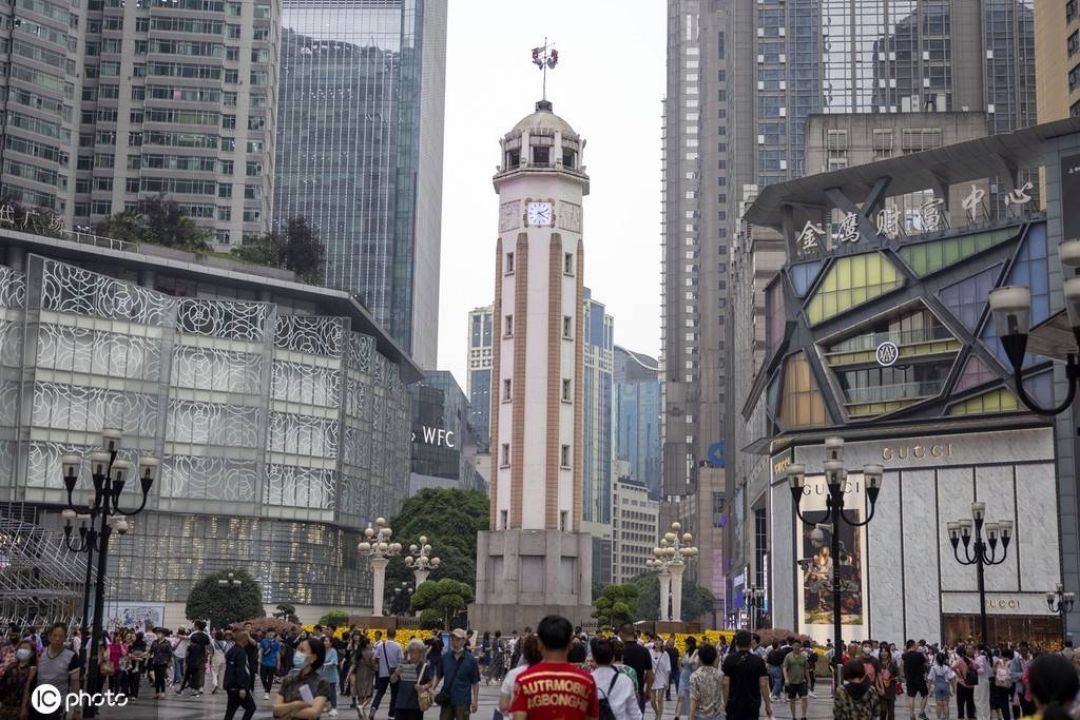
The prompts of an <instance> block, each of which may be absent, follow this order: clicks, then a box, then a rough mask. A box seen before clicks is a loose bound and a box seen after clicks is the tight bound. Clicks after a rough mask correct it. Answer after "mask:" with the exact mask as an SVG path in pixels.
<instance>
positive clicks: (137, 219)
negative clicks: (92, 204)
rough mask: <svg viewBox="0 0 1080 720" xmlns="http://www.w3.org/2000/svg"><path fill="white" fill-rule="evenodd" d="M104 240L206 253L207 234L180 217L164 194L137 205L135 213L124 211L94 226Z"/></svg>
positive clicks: (183, 215)
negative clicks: (108, 238) (107, 238)
mask: <svg viewBox="0 0 1080 720" xmlns="http://www.w3.org/2000/svg"><path fill="white" fill-rule="evenodd" d="M94 232H95V233H97V234H98V235H103V236H105V237H111V238H116V239H117V240H127V241H128V242H144V243H150V244H153V245H163V246H165V247H174V248H179V249H182V250H209V249H210V238H211V232H210V230H209V229H207V228H204V227H200V226H199V224H198V223H196V222H195V221H194V220H192V219H191V218H189V217H188V216H187V215H185V214H184V211H183V210H181V209H180V206H179V205H177V204H176V201H175V200H169V199H168V198H167V197H166V196H165V194H164V193H162V194H160V195H156V196H154V197H151V198H145V199H143V200H140V201H139V207H138V210H125V211H123V212H120V213H117V214H115V215H111V216H109V217H107V218H105V219H104V220H102V221H101V222H99V223H98V224H97V226H96V227H95V228H94Z"/></svg>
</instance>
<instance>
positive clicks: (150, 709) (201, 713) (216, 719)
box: [99, 685, 899, 720]
mask: <svg viewBox="0 0 1080 720" xmlns="http://www.w3.org/2000/svg"><path fill="white" fill-rule="evenodd" d="M498 693H499V691H498V688H496V687H495V686H494V685H492V686H490V687H489V686H485V685H481V686H480V710H479V712H478V713H477V714H476V715H475V716H474V719H475V720H492V717H493V716H494V712H495V706H496V703H497V701H498ZM255 702H256V705H257V706H258V711H257V712H256V713H255V720H269V719H270V718H271V717H272V714H271V712H270V701H269V700H264V699H263V696H262V693H261V692H259V693H257V694H256V696H255ZM674 709H675V705H674V702H672V703H669V704H667V706H666V710H665V713H664V718H663V720H673V717H674V715H673V714H672V711H673V710H674ZM775 710H776V717H777V718H778V719H781V718H790V717H791V713H790V712H788V706H787V703H783V704H779V703H778V704H777V706H776V707H775ZM898 710H899V708H898ZM224 716H225V697H224V696H223V695H220V694H218V695H203V696H202V697H200V698H195V697H188V696H184V697H178V696H177V695H176V694H175V693H172V692H170V693H169V696H168V698H166V699H165V700H161V701H156V700H154V699H153V696H152V694H151V695H150V696H149V697H146V698H140V699H139V700H136V701H134V702H132V703H131V704H129V705H128V706H127V707H124V708H110V709H106V710H104V711H103V712H102V714H101V715H100V716H99V717H100V718H101V719H102V720H221V718H223V717H224ZM236 717H237V718H238V719H239V718H240V717H241V714H240V713H239V712H238V713H237V714H236ZM323 717H324V718H327V717H329V716H328V715H323ZM438 717H439V713H438V708H432V709H431V710H429V711H428V712H427V714H426V716H425V720H437V718H438ZM831 717H832V700H831V699H826V698H822V697H821V696H819V697H818V699H815V700H811V701H810V712H809V717H808V720H825V719H826V718H831ZM338 718H340V719H341V720H356V718H357V715H356V711H355V710H350V709H349V702H348V700H346V701H345V702H344V704H343V705H342V706H341V707H340V708H339V710H338ZM378 720H386V714H385V710H383V711H381V712H380V713H379V715H378ZM645 720H655V715H654V714H653V711H652V709H651V708H648V709H646V711H645ZM683 720H685V717H684V719H683Z"/></svg>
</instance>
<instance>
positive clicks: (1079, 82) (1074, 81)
mask: <svg viewBox="0 0 1080 720" xmlns="http://www.w3.org/2000/svg"><path fill="white" fill-rule="evenodd" d="M1077 86H1080V65H1074V66H1073V69H1072V70H1070V71H1069V92H1072V91H1073V90H1075V89H1076V88H1077Z"/></svg>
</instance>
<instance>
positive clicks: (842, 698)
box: [833, 658, 881, 720]
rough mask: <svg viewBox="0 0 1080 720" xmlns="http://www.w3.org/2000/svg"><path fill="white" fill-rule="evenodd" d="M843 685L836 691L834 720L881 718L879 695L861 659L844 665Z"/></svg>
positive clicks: (849, 661) (871, 719)
mask: <svg viewBox="0 0 1080 720" xmlns="http://www.w3.org/2000/svg"><path fill="white" fill-rule="evenodd" d="M843 677H844V684H843V686H842V687H841V688H840V689H839V690H837V691H836V701H835V703H834V704H833V718H834V720H873V719H874V718H878V717H880V716H881V693H880V692H879V691H878V688H877V684H876V682H875V681H874V680H871V679H870V677H869V676H868V675H867V674H866V665H865V664H864V662H863V660H862V659H861V658H857V659H855V660H848V661H847V662H846V663H845V664H844V675H843Z"/></svg>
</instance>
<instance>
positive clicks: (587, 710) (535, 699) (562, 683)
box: [510, 662, 600, 720]
mask: <svg viewBox="0 0 1080 720" xmlns="http://www.w3.org/2000/svg"><path fill="white" fill-rule="evenodd" d="M510 712H511V713H519V712H523V713H527V716H528V718H529V720H585V718H596V717H599V716H600V702H599V700H598V699H597V695H596V683H595V682H593V679H592V676H591V675H589V674H588V673H587V672H585V671H584V670H581V669H580V668H578V667H575V666H574V665H571V664H570V663H547V662H544V663H540V664H538V665H534V666H532V667H531V668H529V669H528V670H526V671H525V672H523V673H521V674H520V675H518V676H517V679H516V680H515V681H514V700H513V702H512V703H511V704H510Z"/></svg>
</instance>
